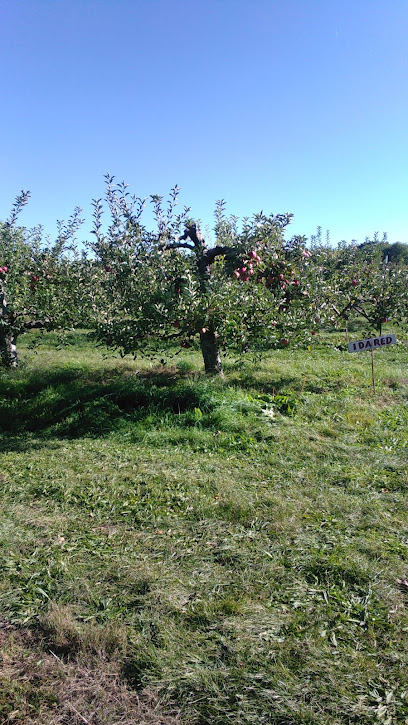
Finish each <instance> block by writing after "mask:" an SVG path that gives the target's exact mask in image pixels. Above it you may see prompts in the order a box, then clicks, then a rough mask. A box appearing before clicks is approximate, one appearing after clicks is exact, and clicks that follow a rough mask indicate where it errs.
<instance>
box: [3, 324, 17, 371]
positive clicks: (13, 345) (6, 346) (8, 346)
mask: <svg viewBox="0 0 408 725" xmlns="http://www.w3.org/2000/svg"><path fill="white" fill-rule="evenodd" d="M0 359H1V362H2V363H3V365H5V366H6V367H8V368H16V367H17V365H18V356H17V335H15V334H14V333H13V332H3V333H0Z"/></svg>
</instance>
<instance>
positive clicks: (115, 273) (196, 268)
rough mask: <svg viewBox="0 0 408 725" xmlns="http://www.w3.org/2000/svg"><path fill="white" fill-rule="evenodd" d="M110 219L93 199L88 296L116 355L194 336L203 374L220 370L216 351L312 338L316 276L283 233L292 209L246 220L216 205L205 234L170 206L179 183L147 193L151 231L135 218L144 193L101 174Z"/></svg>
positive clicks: (298, 242) (299, 247) (300, 248)
mask: <svg viewBox="0 0 408 725" xmlns="http://www.w3.org/2000/svg"><path fill="white" fill-rule="evenodd" d="M106 184H107V186H106V196H105V200H106V203H107V206H108V208H109V212H110V217H111V218H110V224H109V227H108V228H107V230H106V231H105V232H104V231H103V229H102V215H103V213H104V205H103V202H102V200H101V199H98V200H96V201H94V202H93V204H94V229H93V233H94V236H95V241H94V242H93V243H92V245H91V249H92V252H93V255H94V257H95V265H94V283H93V287H94V288H95V289H96V287H97V283H96V278H98V283H99V286H100V294H101V297H100V299H99V301H96V300H95V301H94V314H95V324H96V327H97V334H98V337H99V339H101V340H103V341H104V342H106V343H107V344H108V345H110V346H113V347H116V348H119V349H120V350H121V351H122V352H123V354H126V353H136V352H139V353H142V354H146V352H148V351H154V352H157V351H159V350H162V349H163V348H164V347H165V346H166V345H168V343H169V342H177V341H179V344H180V345H181V347H182V348H188V347H190V346H191V344H192V342H193V340H194V338H195V337H198V338H199V341H200V347H201V351H202V355H203V360H204V367H205V370H206V372H207V373H210V374H217V373H222V363H221V351H227V350H231V351H234V352H239V353H243V352H247V351H254V352H255V351H257V352H259V351H261V350H264V349H266V348H270V347H274V346H275V347H276V346H280V347H281V346H283V347H285V346H287V345H289V344H290V343H291V342H292V341H299V340H300V339H301V338H304V337H305V336H306V337H307V339H310V334H311V328H312V327H313V325H314V318H315V316H316V309H315V305H314V299H313V294H312V292H313V289H312V288H313V284H314V281H313V280H314V279H315V277H314V276H313V275H312V274H310V270H309V269H308V266H309V264H310V259H309V257H310V253H309V252H307V251H306V250H305V248H304V243H305V240H304V238H300V237H298V238H294V239H293V240H291V241H290V242H286V241H285V239H284V236H283V231H284V229H285V227H286V226H287V225H288V224H289V222H290V220H291V216H292V215H290V214H282V215H276V216H266V215H265V214H263V213H262V212H261V213H260V214H256V215H254V216H253V217H252V218H251V219H244V221H243V225H242V230H241V231H238V227H237V219H236V217H226V216H225V213H224V202H219V203H218V204H217V209H216V224H215V235H216V241H215V243H214V244H213V245H212V246H210V245H208V244H207V243H206V241H205V239H204V237H203V235H202V233H201V231H200V229H199V225H198V224H197V223H195V222H194V221H193V220H192V219H191V218H189V216H188V215H189V211H190V210H189V209H188V208H186V207H184V209H183V210H182V212H181V214H178V215H176V214H175V208H176V204H177V197H178V188H177V187H175V188H174V189H173V190H172V191H171V193H170V198H169V201H168V202H167V206H166V207H163V199H162V198H161V197H159V196H152V197H151V202H152V203H153V210H154V216H155V219H156V227H157V228H156V230H155V231H154V232H150V231H148V230H147V229H146V228H145V227H144V226H143V224H142V223H141V215H142V210H143V206H144V202H145V200H142V199H140V198H138V197H135V196H131V195H130V194H129V192H128V191H127V186H126V185H125V184H115V183H114V178H113V177H111V176H107V177H106Z"/></svg>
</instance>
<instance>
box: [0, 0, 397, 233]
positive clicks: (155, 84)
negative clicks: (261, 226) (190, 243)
mask: <svg viewBox="0 0 408 725" xmlns="http://www.w3.org/2000/svg"><path fill="white" fill-rule="evenodd" d="M0 67H1V74H0V90H1V99H2V103H1V105H2V110H1V114H0V138H1V147H0V148H1V154H0V163H1V176H0V218H3V219H4V218H5V217H6V216H7V215H8V212H9V208H10V206H11V204H12V202H13V199H14V197H15V195H16V194H17V193H18V192H19V190H20V189H22V188H24V189H29V190H30V191H31V192H32V199H31V201H30V204H29V206H28V208H27V209H26V210H25V211H24V213H23V215H22V216H21V223H24V224H26V225H27V226H31V225H34V224H37V223H42V224H43V225H44V226H45V229H46V230H48V231H50V232H51V233H52V234H53V233H54V232H55V228H56V227H55V220H56V219H57V218H58V219H60V218H66V217H68V216H69V214H70V213H71V211H72V209H73V208H74V206H76V205H79V206H81V207H83V209H84V212H85V215H86V216H87V217H88V218H89V217H90V213H91V205H90V202H91V199H92V198H95V197H100V196H102V195H103V174H104V173H105V172H107V171H109V172H110V173H112V174H114V175H115V176H116V178H117V179H118V180H126V181H127V182H128V183H129V184H130V187H131V190H132V191H134V192H135V193H136V194H137V195H138V196H142V197H144V196H148V195H150V194H154V193H158V194H162V195H166V194H167V192H168V191H169V190H170V188H171V187H172V186H173V185H174V184H176V183H177V184H178V185H179V186H181V188H182V193H181V197H180V200H181V203H182V204H186V205H189V206H192V213H193V215H195V216H196V217H199V218H201V219H203V220H204V221H205V222H206V223H208V224H210V225H211V224H212V219H213V217H212V213H213V209H214V203H215V200H216V199H220V198H224V199H226V201H227V202H228V207H227V208H228V210H229V211H230V212H231V213H233V214H237V215H239V216H244V215H250V214H252V213H254V212H257V211H260V210H261V209H263V210H264V211H266V212H274V213H278V212H286V211H290V212H293V213H294V214H295V219H294V222H293V224H292V225H291V227H289V230H288V236H291V234H298V233H299V234H300V233H303V234H306V235H307V236H310V235H311V234H313V233H314V232H315V230H316V226H317V225H321V226H322V227H323V230H324V231H325V230H326V229H329V230H330V232H331V239H332V242H334V243H335V242H337V241H339V240H340V239H346V240H351V239H352V238H356V239H358V240H359V241H363V240H364V238H365V236H371V235H372V234H373V232H374V231H379V232H381V233H382V232H383V231H387V232H388V235H389V239H390V241H403V242H408V215H407V191H408V3H407V0H330V1H329V0H29V1H28V0H0ZM87 228H88V227H86V228H85V229H84V232H83V234H82V235H81V236H82V237H83V236H85V235H86V230H87Z"/></svg>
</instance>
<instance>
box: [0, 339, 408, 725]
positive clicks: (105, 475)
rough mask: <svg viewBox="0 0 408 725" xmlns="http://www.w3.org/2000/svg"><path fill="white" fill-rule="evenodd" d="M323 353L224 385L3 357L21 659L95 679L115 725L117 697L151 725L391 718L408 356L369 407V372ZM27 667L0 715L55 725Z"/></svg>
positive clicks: (325, 347) (8, 617)
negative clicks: (144, 708) (7, 368)
mask: <svg viewBox="0 0 408 725" xmlns="http://www.w3.org/2000/svg"><path fill="white" fill-rule="evenodd" d="M328 341H329V338H328V337H322V340H321V341H320V343H319V345H318V346H316V347H315V348H313V349H311V350H310V351H302V350H295V351H293V352H290V351H287V350H284V351H277V352H276V353H274V354H273V355H270V356H268V357H267V358H266V359H265V360H264V361H261V362H259V361H257V362H256V364H255V365H253V364H250V362H241V363H240V365H239V367H236V366H235V367H234V366H233V365H232V362H231V363H229V362H228V361H227V362H226V365H225V371H226V376H225V379H224V380H214V379H210V380H208V379H206V378H205V376H203V375H202V373H201V361H200V358H199V353H198V351H192V353H190V354H187V353H184V352H183V355H182V356H181V355H178V356H176V357H175V358H174V357H172V356H173V354H174V351H169V356H168V357H169V360H168V361H167V360H166V361H165V363H166V364H163V363H160V364H157V363H154V362H151V361H140V360H136V361H132V360H131V359H129V360H128V359H125V360H121V359H113V358H111V357H106V355H105V354H104V351H103V350H102V349H101V348H94V347H93V346H92V345H91V343H90V342H89V341H87V339H86V337H85V335H83V336H80V335H77V336H76V338H75V339H73V341H72V345H71V347H67V348H64V349H56V341H55V339H54V341H53V340H52V339H50V340H49V341H48V342H47V343H46V344H45V345H44V346H40V347H39V348H38V351H37V352H34V351H32V350H30V349H28V348H27V346H26V347H23V348H22V351H21V359H22V365H21V368H20V369H19V370H17V371H12V372H11V373H9V372H2V373H1V374H0V398H1V400H2V408H1V410H2V412H1V416H0V429H1V435H2V438H1V443H2V448H3V454H2V468H1V473H0V476H1V480H0V483H1V488H2V500H3V506H2V512H1V518H0V542H1V567H2V572H3V576H2V579H1V582H0V611H1V614H0V619H2V621H4V622H6V623H7V625H8V626H9V625H12V626H13V627H16V628H17V629H12V630H10V631H11V632H13V633H14V635H15V636H17V633H18V632H19V631H21V628H22V627H25V628H29V629H30V631H31V632H34V633H35V637H36V638H37V639H36V640H35V642H33V644H32V648H31V649H32V651H35V652H36V657H37V659H36V660H35V661H36V662H37V661H38V660H39V659H40V655H38V648H40V650H41V651H43V652H44V653H46V652H49V650H51V651H52V652H53V653H54V654H55V655H56V656H57V657H58V658H59V663H58V661H56V662H57V665H56V666H58V667H62V668H63V671H64V672H65V676H66V678H67V682H68V681H69V678H70V677H72V676H73V675H72V672H73V670H72V667H73V666H74V665H75V666H77V667H80V666H81V667H83V668H84V667H85V668H87V669H86V671H87V672H89V671H91V672H94V673H95V672H96V670H97V667H98V666H97V665H96V664H95V663H96V662H99V663H103V665H102V664H100V668H101V667H102V668H105V671H111V670H110V669H109V668H112V667H114V668H115V669H114V671H115V673H116V675H115V676H116V677H119V679H118V688H121V689H120V690H119V689H118V692H119V691H120V698H122V699H121V702H122V700H123V698H124V700H123V701H125V700H126V698H125V695H124V693H125V692H126V693H127V698H128V699H127V700H126V701H127V703H128V705H127V707H128V714H127V717H128V720H131V713H132V708H133V709H134V708H135V700H134V699H132V697H133V694H134V692H135V691H136V692H137V693H138V695H139V696H140V698H141V700H140V701H141V702H143V697H145V698H148V697H153V695H152V694H151V693H154V697H155V698H157V697H158V698H159V700H160V702H161V708H162V709H161V710H160V713H161V715H160V716H161V717H163V718H164V717H168V720H164V719H163V722H167V721H168V722H170V718H171V717H173V714H174V713H176V712H178V711H180V712H181V718H182V722H184V723H189V724H198V723H200V724H201V725H204V723H216V724H219V725H226V724H227V723H231V722H233V721H234V722H235V723H237V725H244V724H245V725H247V724H248V725H249V724H254V725H255V724H258V723H276V724H277V725H278V724H279V725H281V724H283V725H290V724H292V723H293V724H294V723H313V724H314V723H316V724H317V723H318V724H319V725H333V724H337V723H338V724H339V725H346V724H347V725H348V724H349V723H367V724H368V723H372V722H376V721H379V722H384V723H388V724H389V725H391V724H395V723H403V722H404V721H405V719H406V718H408V699H407V693H408V678H407V671H408V668H407V664H408V662H407V654H406V653H407V644H408V643H407V632H408V615H407V607H406V604H407V596H408V595H407V592H406V591H405V590H404V587H403V586H400V585H399V584H398V580H401V579H402V580H403V579H404V578H406V577H407V575H408V570H407V563H406V562H407V557H408V522H407V511H406V491H407V484H408V466H407V463H408V461H407V458H408V438H407V423H408V419H407V407H406V406H407V395H408V381H407V377H408V376H407V373H406V369H407V368H406V365H407V361H408V354H407V351H406V348H405V345H404V344H402V345H400V346H399V347H398V348H390V349H389V350H385V351H381V353H378V356H377V358H376V384H377V390H376V395H375V396H374V395H373V391H372V388H371V368H370V361H369V357H368V356H364V354H361V355H360V354H359V355H349V354H348V353H347V352H346V351H344V350H342V349H336V347H335V346H333V345H329V344H328ZM336 345H337V348H338V343H337V342H336ZM0 632H1V630H0ZM10 636H11V635H10ZM16 641H17V640H15V641H14V645H13V647H14V648H15V647H16V646H17V645H16ZM11 646H12V645H11V644H10V641H9V640H7V641H6V642H5V647H6V650H5V651H6V655H7V656H9V657H11V655H10V651H11V650H10V648H11ZM19 646H20V649H21V657H22V658H24V656H26V655H24V652H25V651H26V650H24V647H22V645H21V643H20V645H19ZM7 648H9V649H7ZM7 653H8V654H7ZM7 656H6V659H7ZM13 657H14V659H13V662H14V661H15V658H16V655H15V652H14V655H13ZM30 662H31V660H30ZM44 662H46V663H47V667H46V669H45V670H41V667H40V669H38V668H37V671H36V675H37V676H39V677H40V678H41V677H43V679H42V680H41V683H42V684H41V688H40V689H39V693H40V694H39V695H38V697H37V700H35V703H34V705H33V695H32V691H31V690H30V689H29V685H30V682H31V680H30V678H29V677H28V679H27V675H26V679H24V678H23V677H22V675H21V671H20V680H18V678H17V681H18V682H20V684H19V686H18V687H19V689H18V690H17V689H15V688H14V689H13V690H12V692H14V694H13V696H12V697H11V696H10V691H11V690H10V686H9V689H8V694H7V695H6V694H5V693H6V692H7V687H6V685H7V682H8V680H7V677H9V676H10V675H7V671H6V670H4V672H3V673H2V674H1V675H0V713H1V715H2V717H3V718H7V717H9V716H10V713H12V712H14V711H16V710H17V711H19V712H20V715H19V717H20V721H19V722H24V723H28V722H36V723H37V722H38V724H39V723H42V722H49V723H51V722H55V723H56V722H58V720H57V715H56V714H55V713H56V712H57V710H58V707H59V705H58V703H60V705H61V706H62V704H63V703H66V701H67V697H66V695H64V694H63V692H62V690H61V687H60V686H59V685H58V686H57V684H56V680H55V678H54V676H53V675H52V674H51V671H50V669H49V667H50V665H49V662H48V660H47V659H46V657H45V654H44ZM30 667H31V670H30V672H31V674H30V676H34V672H35V667H34V664H33V663H32V664H31V665H30ZM44 667H45V665H44ZM64 668H65V669H64ZM70 668H71V669H70ZM10 671H11V670H10ZM0 672H1V670H0ZM41 673H43V674H41ZM94 676H95V675H94ZM1 678H3V679H1ZM14 681H16V680H15V673H14ZM47 683H48V684H47ZM119 683H120V684H119ZM30 687H31V685H30ZM2 688H3V689H2ZM75 692H76V696H75V697H76V699H75V707H76V709H77V710H78V711H80V713H81V715H82V717H85V718H86V719H88V720H90V721H92V718H91V716H92V712H93V710H92V697H91V695H90V694H89V692H90V691H89V688H88V690H87V689H86V688H84V690H83V692H82V695H81V697H82V699H81V697H79V695H78V690H75ZM132 693H133V694H132ZM149 693H150V694H149ZM112 697H113V696H112ZM118 697H119V696H118ZM53 698H54V700H55V703H54V705H53ZM78 698H79V699H78ZM149 701H150V700H149ZM155 702H156V700H155ZM64 707H65V705H64ZM98 707H99V710H98V713H99V715H98V717H99V721H100V722H104V723H106V725H108V723H109V722H110V721H112V720H110V719H109V718H112V717H113V716H109V715H106V713H105V710H103V707H105V705H103V707H102V705H101V704H100V705H98ZM123 707H124V708H125V709H126V706H125V705H123ZM163 708H164V709H163ZM102 711H103V712H102ZM53 713H54V714H53ZM104 713H105V714H104ZM166 713H167V714H166ZM30 717H31V720H29V718H30ZM115 717H117V718H118V720H117V721H118V722H121V720H119V716H118V715H116V716H115ZM121 717H122V715H121ZM124 717H125V716H124V715H123V718H124ZM148 717H153V715H152V712H150V714H145V718H146V722H150V720H149V719H148ZM33 718H34V719H33ZM35 718H37V719H35ZM47 718H48V720H47ZM52 718H54V719H52ZM6 721H7V720H6ZM17 721H18V720H17ZM79 721H80V720H79ZM123 721H124V720H123ZM151 722H153V720H151Z"/></svg>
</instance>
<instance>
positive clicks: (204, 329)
mask: <svg viewBox="0 0 408 725" xmlns="http://www.w3.org/2000/svg"><path fill="white" fill-rule="evenodd" d="M200 332H201V334H202V335H204V334H205V333H206V332H207V328H206V327H202V328H201V330H200Z"/></svg>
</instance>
